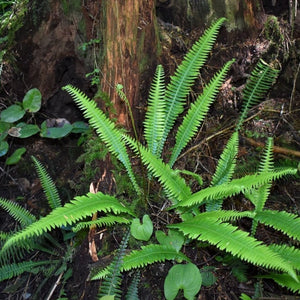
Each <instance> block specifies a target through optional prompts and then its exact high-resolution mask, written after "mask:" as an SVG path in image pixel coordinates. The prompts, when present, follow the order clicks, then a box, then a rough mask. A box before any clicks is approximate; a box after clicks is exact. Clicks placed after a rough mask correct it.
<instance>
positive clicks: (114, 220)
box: [73, 214, 131, 232]
mask: <svg viewBox="0 0 300 300" xmlns="http://www.w3.org/2000/svg"><path fill="white" fill-rule="evenodd" d="M129 223H131V219H130V218H128V216H127V217H126V218H125V217H122V216H115V215H109V214H108V215H107V216H105V217H101V218H99V219H97V220H92V221H88V222H80V223H78V224H77V225H75V226H74V227H73V231H74V232H77V231H79V230H81V229H83V228H90V227H91V226H97V227H102V226H113V225H115V224H125V225H126V224H129Z"/></svg>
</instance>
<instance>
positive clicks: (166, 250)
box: [122, 244, 190, 271]
mask: <svg viewBox="0 0 300 300" xmlns="http://www.w3.org/2000/svg"><path fill="white" fill-rule="evenodd" d="M176 259H180V260H184V261H190V260H189V258H187V257H186V256H185V255H184V254H183V253H181V252H177V251H176V250H175V249H174V248H172V247H170V246H165V245H156V244H150V245H147V246H142V247H141V250H133V251H132V252H131V253H130V254H128V255H126V256H125V257H124V260H123V265H122V270H123V271H129V270H131V269H135V268H142V267H144V266H147V265H150V264H153V263H155V262H162V261H165V260H176Z"/></svg>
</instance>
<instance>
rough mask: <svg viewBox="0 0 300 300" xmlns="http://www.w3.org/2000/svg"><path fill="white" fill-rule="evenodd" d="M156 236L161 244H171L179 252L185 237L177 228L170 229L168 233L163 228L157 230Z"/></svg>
mask: <svg viewBox="0 0 300 300" xmlns="http://www.w3.org/2000/svg"><path fill="white" fill-rule="evenodd" d="M155 236H156V239H157V240H158V241H159V243H160V244H161V245H166V246H171V247H172V248H174V249H175V250H176V251H177V252H179V251H180V249H181V247H182V245H183V243H184V237H183V235H182V233H181V232H178V231H175V230H169V234H168V235H166V234H165V233H164V232H163V231H161V230H157V231H156V232H155Z"/></svg>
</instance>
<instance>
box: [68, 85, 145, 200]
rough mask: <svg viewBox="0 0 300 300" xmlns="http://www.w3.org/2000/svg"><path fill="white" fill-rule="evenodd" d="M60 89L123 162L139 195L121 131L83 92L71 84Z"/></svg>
mask: <svg viewBox="0 0 300 300" xmlns="http://www.w3.org/2000/svg"><path fill="white" fill-rule="evenodd" d="M62 89H63V90H65V91H67V92H68V93H69V94H70V95H71V96H72V97H73V99H74V101H75V102H76V104H77V105H78V107H79V108H80V109H81V110H82V111H83V114H84V116H85V117H86V118H87V119H89V123H90V125H91V126H92V127H93V128H95V130H96V132H97V133H98V135H99V136H100V138H101V139H102V141H103V142H104V143H105V144H106V145H107V147H108V149H109V151H110V152H111V153H112V154H114V155H115V156H116V157H117V158H118V159H119V160H120V161H121V162H122V163H123V165H124V166H125V169H126V171H127V173H128V175H129V177H130V180H131V182H132V184H133V186H134V189H135V191H136V192H137V193H138V195H140V194H141V191H140V188H139V186H138V184H137V182H136V179H135V176H134V173H133V170H132V167H131V164H130V159H129V157H128V153H127V151H126V147H125V144H124V141H123V140H122V133H121V132H120V131H119V130H118V129H117V128H116V126H115V124H114V123H113V122H112V121H111V120H109V119H108V118H107V117H106V116H105V114H104V113H103V112H102V111H101V110H100V109H99V108H98V107H97V105H96V102H94V101H92V100H90V99H89V98H88V97H87V96H86V95H84V93H82V92H81V91H79V90H78V89H77V88H75V87H73V86H71V85H66V86H65V87H63V88H62Z"/></svg>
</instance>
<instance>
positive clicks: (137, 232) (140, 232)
mask: <svg viewBox="0 0 300 300" xmlns="http://www.w3.org/2000/svg"><path fill="white" fill-rule="evenodd" d="M130 231H131V234H132V236H133V237H134V238H135V239H137V240H140V241H148V240H149V239H150V237H151V235H152V232H153V224H152V221H151V219H150V217H149V216H148V215H144V216H143V223H142V224H141V223H140V220H139V219H137V218H135V219H133V220H132V223H131V226H130Z"/></svg>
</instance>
